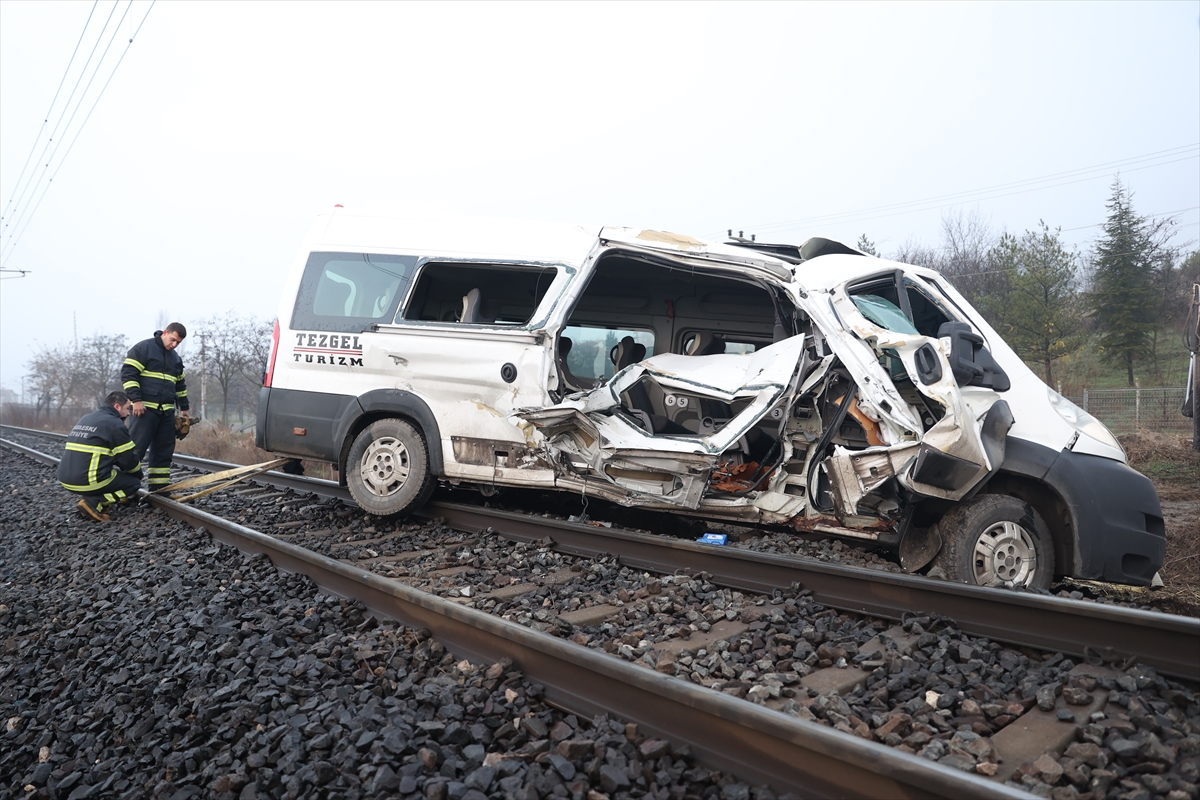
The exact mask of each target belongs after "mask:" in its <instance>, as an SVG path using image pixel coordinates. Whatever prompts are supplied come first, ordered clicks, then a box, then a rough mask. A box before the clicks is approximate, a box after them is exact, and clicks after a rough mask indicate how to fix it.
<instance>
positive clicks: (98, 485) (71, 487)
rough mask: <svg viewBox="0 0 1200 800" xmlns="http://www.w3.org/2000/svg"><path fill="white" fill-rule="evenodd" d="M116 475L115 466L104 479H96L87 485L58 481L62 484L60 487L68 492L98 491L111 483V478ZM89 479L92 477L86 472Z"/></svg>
mask: <svg viewBox="0 0 1200 800" xmlns="http://www.w3.org/2000/svg"><path fill="white" fill-rule="evenodd" d="M116 477H117V468H116V467H113V470H112V474H111V475H109V476H108V477H107V478H105V479H104V480H102V481H98V482H95V483H90V484H88V485H86V486H78V485H76V484H72V483H65V482H63V481H59V483H61V484H62V487H63V488H64V489H66V490H67V491H69V492H87V493H91V492H98V491H100V490H101V489H103V488H104V487H105V486H108V485H109V484H110V483H112V482H113V479H114V478H116ZM91 479H92V475H91V473H90V472H89V473H88V480H91Z"/></svg>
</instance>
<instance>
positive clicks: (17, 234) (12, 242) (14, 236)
mask: <svg viewBox="0 0 1200 800" xmlns="http://www.w3.org/2000/svg"><path fill="white" fill-rule="evenodd" d="M119 2H120V0H117V3H116V4H114V6H113V10H114V11H115V10H116V5H118V4H119ZM156 2H157V0H152V2H151V3H150V7H149V8H147V9H146V13H145V14H143V15H142V19H141V22H139V23H138V26H137V28H136V29H135V30H134V32H133V34H132V35H131V36H130V37H129V41H128V42H126V44H125V48H124V50H122V51H121V55H120V57H119V58H118V59H117V63H116V64H115V65H114V66H113V68H112V71H111V72H110V73H109V75H108V78H107V79H106V80H105V81H104V85H103V86H102V87H101V88H100V92H99V93H98V94H97V95H96V99H95V100H94V101H92V105H91V108H89V109H88V112H87V114H86V115H85V116H84V118H83V122H81V123H80V124H79V127H78V128H76V129H75V134H74V136H73V137H72V139H71V143H70V144H69V145H68V146H67V149H66V152H64V153H63V157H62V158H61V159H59V161H58V163H57V165H56V166H55V168H54V172H53V173H52V174H51V175H50V178H49V180H48V181H47V182H46V184H45V186H43V187H42V190H41V195H40V196H38V199H37V202H36V203H35V204H34V205H33V208H32V210H31V211H30V212H29V214H28V216H27V217H25V209H28V208H29V206H28V204H27V205H26V206H25V209H22V210H21V212H20V214H19V216H18V218H17V224H20V221H21V217H25V221H24V225H22V226H21V228H20V231H17V229H16V226H15V225H14V228H13V231H12V233H10V234H9V237H10V238H9V241H8V242H6V243H5V244H6V245H7V246H8V255H7V256H4V255H3V254H2V248H0V265H2V264H3V263H6V262H7V259H8V258H11V256H12V252H13V250H14V249H15V248H16V246H17V244H18V243H19V242H20V240H21V237H22V236H24V234H25V231H27V230H28V229H29V223H30V222H31V221H32V220H33V217H34V215H35V214H36V213H37V210H38V208H39V207H40V206H41V204H42V200H43V199H44V198H45V196H46V193H47V192H48V191H49V189H50V184H51V183H53V182H54V179H55V178H56V177H57V176H58V173H59V171H60V170H61V169H62V167H63V164H64V163H65V162H66V160H67V157H68V156H69V155H70V154H71V150H72V149H73V148H74V147H75V142H77V141H78V140H79V136H80V134H81V133H82V132H83V129H84V127H85V126H86V125H87V123H88V120H89V119H91V117H92V112H93V111H95V110H96V106H97V105H98V104H99V103H100V99H101V98H102V97H104V92H105V91H106V90H107V89H108V86H109V84H110V83H111V82H112V79H113V76H115V75H116V74H117V70H118V69H119V68H120V66H121V62H123V61H124V60H125V55H126V54H127V53H128V52H129V48H130V46H131V45H132V44H133V40H134V39H136V38H137V36H138V33H140V32H141V30H142V26H143V25H145V24H146V19H147V17H149V16H150V12H151V11H152V10H153V9H154V4H155V3H156ZM132 7H133V0H129V4H128V5H127V6H126V8H125V13H124V14H122V15H121V19H120V20H118V21H117V25H116V27H115V28H114V29H113V34H112V36H111V37H110V38H109V43H108V45H106V46H105V49H104V53H103V54H102V55H101V57H100V61H98V62H96V67H95V69H94V70H93V71H92V75H91V77H90V78H89V79H88V82H87V86H86V87H85V88H84V91H83V94H82V95H80V98H79V102H78V103H77V104H76V106H75V110H74V111H73V112H72V113H71V117H70V119H69V120H68V121H67V125H66V128H64V131H63V136H64V137H65V136H66V135H67V131H68V130H69V129H70V127H71V122H73V121H74V119H75V115H76V114H77V113H78V111H79V109H80V108H81V107H82V105H83V102H84V99H85V98H86V96H87V92H88V90H89V89H90V88H91V85H92V82H93V81H94V80H95V78H96V76H97V75H98V74H99V72H100V66H101V64H102V63H103V62H104V58H105V56H107V54H108V50H109V48H111V46H112V43H113V41H114V40H115V39H116V35H117V33H118V32H119V31H120V26H121V22H123V21H124V20H125V18H126V16H128V14H129V11H130V9H131V8H132ZM111 18H112V13H111V12H110V13H109V19H111ZM89 19H90V17H89ZM107 27H108V23H107V21H106V22H105V29H106V28H107ZM103 35H104V29H102V30H101V32H100V37H101V38H102V37H103ZM97 44H99V39H97ZM93 52H94V48H93ZM89 60H90V59H89ZM84 69H85V71H86V65H85V68H84ZM82 77H83V76H82V74H81V75H80V79H82ZM78 83H79V81H76V85H78ZM69 103H70V100H68V105H69ZM65 113H66V108H65V107H64V109H63V114H65ZM60 119H61V115H60ZM61 144H62V142H61V139H60V141H59V143H58V145H55V148H54V151H53V152H52V153H51V154H50V158H49V159H47V161H46V165H45V167H43V171H42V175H45V174H46V170H47V169H49V167H50V164H51V163H52V162H53V161H54V156H55V155H56V154H57V153H58V147H59V146H60V145H61ZM48 146H49V143H48V142H47V147H48ZM43 152H44V151H43ZM40 182H41V176H39V178H38V184H40ZM36 186H37V184H35V189H34V194H36V192H37V189H36ZM32 197H33V195H31V196H30V200H32ZM18 202H19V201H18ZM6 225H7V223H6Z"/></svg>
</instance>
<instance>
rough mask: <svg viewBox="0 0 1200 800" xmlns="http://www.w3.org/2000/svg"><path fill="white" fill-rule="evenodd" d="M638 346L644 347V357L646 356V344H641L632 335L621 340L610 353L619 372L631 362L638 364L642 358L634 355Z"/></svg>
mask: <svg viewBox="0 0 1200 800" xmlns="http://www.w3.org/2000/svg"><path fill="white" fill-rule="evenodd" d="M637 347H640V348H641V349H642V358H645V357H646V346H645V345H644V344H643V345H639V344H638V343H637V342H635V341H634V340H633V337H632V336H626V337H625V338H623V339H621V341H619V342H617V345H616V347H614V348H613V351H612V353H610V354H609V358H610V359H611V360H612V362H613V366H615V367H616V368H617V372H620V371H621V370H623V369H625V368H626V367H628V366H629V365H630V364H636V363H637V362H638V361H640V360H641V359H640V358H635V357H634V349H635V348H637Z"/></svg>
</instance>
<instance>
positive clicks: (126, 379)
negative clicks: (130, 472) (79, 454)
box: [121, 322, 188, 492]
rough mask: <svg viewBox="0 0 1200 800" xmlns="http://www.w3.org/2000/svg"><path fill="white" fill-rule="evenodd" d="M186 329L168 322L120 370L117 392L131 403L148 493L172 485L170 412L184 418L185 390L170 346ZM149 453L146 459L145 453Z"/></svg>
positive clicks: (172, 423) (133, 430)
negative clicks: (123, 394) (120, 391)
mask: <svg viewBox="0 0 1200 800" xmlns="http://www.w3.org/2000/svg"><path fill="white" fill-rule="evenodd" d="M186 336H187V329H186V328H184V327H183V325H181V324H179V323H178V322H172V323H171V324H170V325H168V326H167V327H166V329H165V330H161V331H155V332H154V336H152V337H151V338H149V339H144V340H142V341H140V342H138V343H137V344H135V345H134V346H133V347H131V348H129V353H128V354H127V355H126V357H125V364H124V366H122V367H121V383H122V388H124V389H125V391H126V392H128V393H129V399H130V400H132V401H133V420H132V422H131V424H130V426H129V432H130V434H132V436H133V441H134V442H135V443H136V445H137V454H138V458H140V459H143V460H145V462H146V471H147V473H148V475H149V480H148V482H149V484H150V491H152V492H153V491H154V490H155V489H161V488H162V487H164V486H167V485H169V484H170V483H171V456H172V455H174V454H175V410H176V407H178V409H179V414H180V416H183V417H186V416H188V399H187V386H186V384H185V383H184V380H183V359H181V358H180V357H179V356H178V354H176V353H175V348H176V347H178V346H179V343H180V342H182V341H183V339H184V337H186ZM147 452H149V455H147Z"/></svg>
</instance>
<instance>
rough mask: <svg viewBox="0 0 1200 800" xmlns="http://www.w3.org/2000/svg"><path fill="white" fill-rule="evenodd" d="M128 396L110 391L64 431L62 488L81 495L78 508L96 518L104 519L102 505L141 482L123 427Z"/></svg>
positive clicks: (132, 491) (117, 499) (133, 491)
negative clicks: (96, 406)
mask: <svg viewBox="0 0 1200 800" xmlns="http://www.w3.org/2000/svg"><path fill="white" fill-rule="evenodd" d="M129 411H130V403H129V396H128V395H127V394H125V392H112V393H110V394H109V395H108V396H107V397H105V398H104V405H102V406H101V407H100V409H99V410H98V411H93V412H92V413H91V414H88V415H87V416H86V417H84V418H83V419H81V420H79V422H77V423H75V427H74V428H72V429H71V432H70V433H69V434H67V443H66V445H64V449H65V451H66V452H64V453H63V457H62V460H61V461H59V462H58V480H59V482H60V483H62V485H63V488H64V489H66V490H67V491H70V492H74V493H75V494H80V495H83V497H81V498H80V500H79V511H80V513H82V514H83V515H84V516H86V517H89V518H91V519H94V520H96V521H103V520H106V519H108V515H107V514H105V513H104V509H105V508H107V507H109V506H111V505H112V504H113V503H123V502H125V500H126V499H127V498H129V497H132V496H133V495H135V494H136V493H137V490H138V487H139V486H141V485H142V470H141V465H140V464H139V463H138V456H137V454H136V453H135V452H134V451H135V446H134V443H133V439H132V438H131V437H130V435H129V429H128V428H126V427H125V418H126V417H128V416H129Z"/></svg>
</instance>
